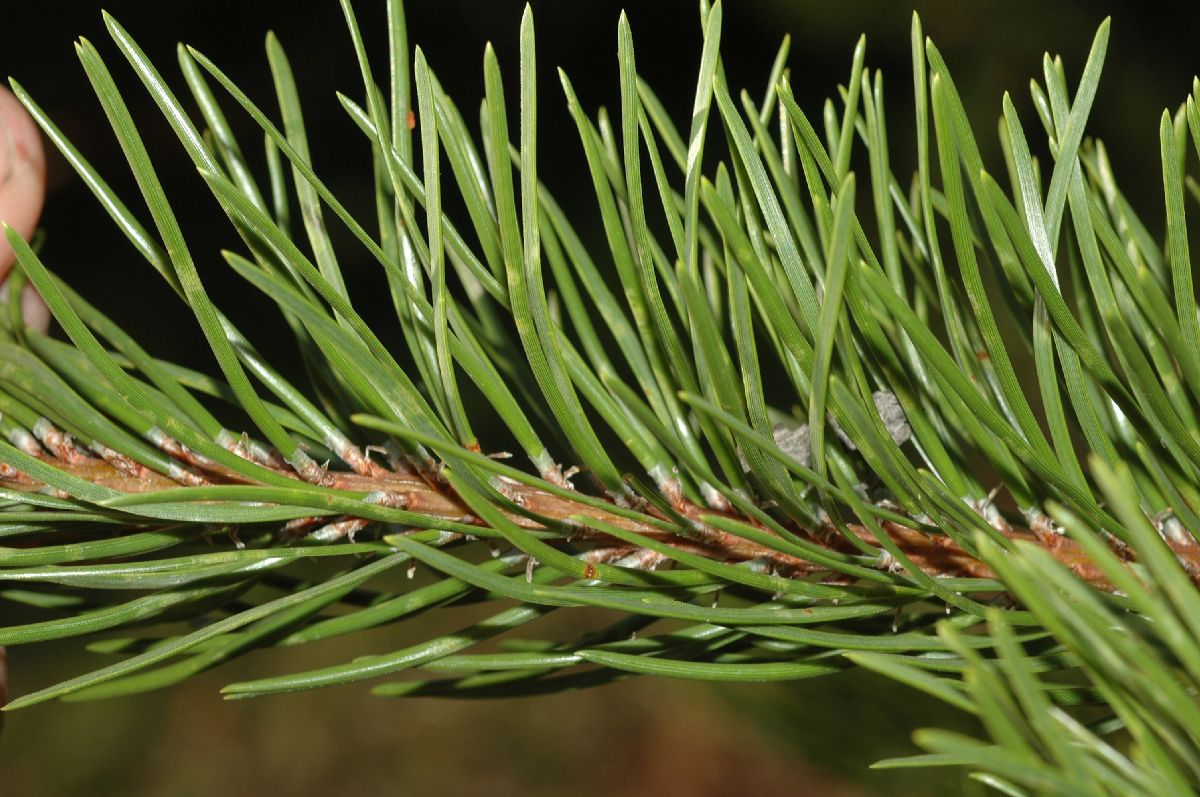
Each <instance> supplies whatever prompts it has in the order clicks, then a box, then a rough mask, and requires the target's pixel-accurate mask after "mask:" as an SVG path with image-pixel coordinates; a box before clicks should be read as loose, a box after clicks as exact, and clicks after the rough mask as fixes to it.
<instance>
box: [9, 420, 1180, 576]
mask: <svg viewBox="0 0 1200 797" xmlns="http://www.w3.org/2000/svg"><path fill="white" fill-rule="evenodd" d="M48 438H49V441H50V442H51V443H52V445H47V448H50V449H52V450H53V454H63V455H64V456H63V457H61V458H60V457H58V456H52V455H50V454H46V453H42V454H39V455H38V456H39V457H40V458H41V459H43V460H44V461H47V462H49V463H51V464H53V465H55V466H56V467H58V468H60V469H61V470H64V471H66V472H68V473H71V474H72V475H74V476H78V477H80V478H83V479H86V480H88V481H90V482H93V483H95V484H98V485H102V486H105V487H109V488H111V489H114V490H118V491H121V492H129V493H142V492H149V491H154V490H163V489H167V488H173V487H178V486H180V483H190V484H195V483H197V482H198V481H203V482H205V483H213V484H220V483H244V482H245V479H243V478H242V477H240V476H239V475H238V474H236V473H234V472H232V471H229V470H228V469H225V468H223V467H221V466H219V465H217V464H215V463H213V462H212V461H210V460H206V459H204V458H200V457H197V456H195V455H193V454H191V453H190V452H187V451H186V450H185V449H183V448H182V447H181V446H179V445H178V444H177V443H175V444H174V445H172V444H170V443H171V442H173V441H169V442H167V443H166V444H163V445H160V448H162V449H163V450H164V451H167V452H168V453H170V454H172V455H173V456H175V457H176V458H177V459H179V460H180V461H182V462H184V463H186V465H187V466H188V469H187V471H186V474H187V476H186V477H185V478H184V479H178V474H176V476H177V480H173V479H171V478H168V477H166V476H163V475H162V474H159V473H156V472H154V471H152V470H149V469H148V468H144V467H142V466H136V467H133V466H132V465H135V464H136V463H131V462H127V461H126V459H127V458H122V457H120V455H116V456H115V457H113V456H103V454H107V453H108V452H107V451H105V452H102V458H99V459H97V458H94V457H89V456H86V455H84V454H82V453H81V452H79V451H78V450H77V449H75V448H74V447H73V446H71V445H69V442H68V445H67V446H66V447H63V446H62V440H61V439H59V438H58V437H57V436H55V435H53V434H51V435H49V436H48ZM42 442H43V444H44V445H45V444H47V442H48V440H47V438H46V437H43V439H42ZM356 453H359V452H357V450H356ZM348 461H352V462H353V464H354V465H355V470H356V471H357V472H345V471H328V472H326V474H325V476H324V478H323V479H322V482H323V483H324V484H326V485H328V486H330V487H334V488H337V489H340V490H347V491H354V492H362V493H368V494H373V495H374V496H376V497H377V500H378V501H379V502H382V503H384V504H386V505H389V506H393V507H398V508H403V509H406V510H407V511H410V512H415V513H418V514H422V515H426V516H429V517H432V518H440V519H448V520H456V521H460V522H468V523H476V524H478V523H480V522H481V521H479V520H478V519H477V518H475V517H474V516H473V515H472V513H471V511H470V509H469V507H468V506H467V505H466V504H465V503H464V502H463V501H462V500H461V499H459V498H458V496H456V495H455V494H454V493H453V491H452V490H451V489H450V488H449V487H447V486H445V485H444V484H443V483H441V482H440V480H438V479H437V478H436V477H434V476H432V475H431V476H430V477H429V478H423V477H422V476H420V475H418V474H416V473H415V472H412V471H408V470H405V471H400V472H397V471H394V470H388V469H386V468H383V467H382V466H380V465H378V464H376V463H375V462H374V461H372V460H371V459H370V458H369V457H366V456H365V455H361V454H360V455H359V456H353V455H351V456H350V458H349V460H348ZM273 470H275V471H276V472H278V473H281V474H284V475H287V476H289V477H291V478H296V479H299V478H300V477H299V476H298V475H297V474H296V473H295V472H294V471H292V470H291V469H289V468H287V467H285V466H279V465H278V464H277V463H275V467H273ZM197 471H203V478H202V479H201V478H200V477H198V476H197V474H196V472H197ZM0 482H3V483H5V484H6V485H7V486H10V487H13V488H16V489H24V490H31V489H39V488H41V487H43V485H41V484H40V483H38V482H36V481H34V480H32V479H29V478H28V477H27V476H25V475H24V474H20V473H16V472H14V471H12V470H11V469H7V470H6V471H3V472H0ZM504 491H505V493H506V497H508V498H509V499H510V500H512V501H513V503H515V504H516V505H518V506H520V507H522V508H523V509H524V510H525V511H526V512H528V513H529V515H533V516H536V517H541V518H548V519H550V520H560V521H566V520H567V519H568V518H572V517H585V518H591V519H594V520H596V521H598V524H606V525H610V526H614V527H616V528H619V529H622V530H626V531H632V532H636V533H637V534H640V535H643V536H646V537H650V538H652V539H655V540H657V541H659V542H663V543H665V544H668V545H670V546H672V547H674V548H675V549H677V550H680V551H686V552H691V553H697V554H700V555H703V556H706V557H709V558H712V559H716V560H721V561H736V562H744V561H751V560H761V561H762V562H764V563H765V564H766V565H768V566H769V567H770V568H771V569H773V570H774V571H776V572H780V573H785V574H810V573H814V572H819V571H821V570H823V569H824V568H822V567H820V566H817V565H814V564H813V563H812V562H809V561H807V560H805V559H803V558H802V557H798V556H793V555H790V554H785V553H780V552H779V551H776V550H774V549H772V548H770V547H767V546H765V545H761V544H759V543H757V542H753V541H751V540H748V539H745V538H743V537H739V536H738V535H736V534H732V533H730V532H727V531H722V530H721V529H718V528H714V527H713V526H711V525H709V524H706V523H704V522H703V521H702V520H701V518H702V517H703V516H705V515H709V516H712V515H725V516H727V517H730V518H731V519H734V520H737V521H740V522H743V523H750V524H752V525H755V526H756V527H759V528H760V529H762V530H763V531H767V529H763V528H762V527H761V526H760V524H758V523H756V522H755V521H753V520H752V519H749V518H745V517H741V516H738V515H736V514H734V513H732V512H729V511H717V510H713V509H711V508H708V507H700V506H697V505H695V504H692V503H690V502H688V501H687V500H686V499H684V498H682V497H681V496H680V497H676V498H675V501H674V503H675V509H676V511H678V512H679V513H680V514H681V515H683V516H684V517H685V518H687V519H688V520H689V521H690V523H691V526H692V529H691V536H689V537H683V536H680V535H678V534H674V533H671V532H669V531H666V530H664V529H663V528H661V527H660V526H659V525H655V524H652V523H646V522H643V521H639V520H635V519H631V518H629V517H627V516H625V515H621V514H617V513H615V512H610V511H607V510H605V509H602V508H598V507H595V506H591V505H588V504H584V503H582V502H579V501H574V500H571V499H570V498H567V497H563V496H561V495H558V494H554V493H550V492H546V491H544V490H540V489H537V488H535V487H531V486H529V485H525V484H521V483H518V482H515V481H506V482H505V490H504ZM379 496H382V497H383V498H378V497H379ZM648 511H649V512H650V513H651V514H653V515H656V516H658V517H659V519H662V520H669V518H666V517H665V516H662V515H660V513H658V512H657V511H656V510H653V509H650V510H648ZM529 515H526V514H521V513H515V512H514V513H507V516H508V519H509V520H511V521H512V522H513V523H515V524H517V525H518V526H520V527H523V528H539V527H541V525H542V524H541V523H540V522H539V521H537V520H535V519H534V518H532V517H530V516H529ZM369 522H370V521H368V520H366V519H363V518H355V517H352V516H343V517H341V518H338V519H335V520H333V521H332V522H330V521H326V520H318V519H307V518H301V519H299V520H297V521H292V522H291V523H289V524H288V525H287V526H286V527H285V529H284V532H285V534H287V536H290V537H296V536H300V535H303V534H306V533H309V529H311V528H312V527H314V526H315V527H318V528H319V531H317V532H312V533H318V534H320V535H321V536H322V538H327V539H333V538H337V537H340V536H349V535H353V534H354V533H355V532H357V531H359V530H361V529H362V528H363V527H365V526H366V525H369ZM996 525H998V526H999V529H998V530H999V531H1000V533H1002V534H1003V535H1004V536H1006V537H1008V538H1009V539H1012V540H1026V541H1029V542H1034V543H1037V544H1039V545H1041V546H1042V547H1043V548H1044V549H1045V550H1046V551H1047V552H1048V553H1050V555H1051V556H1053V557H1054V558H1055V559H1056V560H1058V561H1059V562H1060V563H1061V564H1063V565H1064V566H1065V567H1068V568H1069V569H1070V570H1071V571H1072V572H1074V573H1075V574H1076V575H1077V576H1078V577H1079V578H1080V579H1082V580H1084V581H1086V582H1088V583H1089V584H1092V585H1093V586H1095V587H1097V588H1100V589H1104V590H1110V589H1112V586H1111V584H1109V582H1108V580H1107V579H1106V578H1105V577H1104V575H1103V573H1102V572H1101V571H1100V570H1099V568H1097V567H1096V566H1095V564H1093V563H1092V562H1091V561H1090V560H1089V559H1088V558H1087V557H1086V556H1085V555H1084V553H1083V550H1082V549H1081V548H1080V547H1079V546H1078V545H1077V544H1076V543H1075V542H1074V541H1072V540H1071V539H1069V538H1067V537H1064V536H1062V535H1061V534H1058V533H1057V532H1056V531H1054V530H1053V529H1052V528H1050V527H1049V524H1048V523H1047V524H1043V526H1045V527H1039V526H1038V524H1037V523H1034V524H1032V525H1033V526H1034V528H1030V529H1028V530H1022V529H1014V528H1012V527H1011V526H1009V525H1008V524H1007V523H1006V522H1002V523H998V524H996ZM881 527H882V529H883V531H884V532H885V533H886V534H887V535H888V536H889V537H890V538H891V541H892V542H894V543H895V544H896V546H897V547H898V548H899V549H900V550H901V551H903V552H904V554H905V555H906V556H907V557H908V558H909V559H910V560H911V561H912V562H913V563H914V564H915V565H916V566H917V567H919V568H920V569H921V570H922V571H924V572H925V573H927V574H928V575H931V576H935V577H971V578H992V577H994V573H993V572H992V570H991V568H989V567H988V566H987V565H986V564H984V563H983V562H981V561H980V560H978V559H976V558H975V557H973V556H971V555H970V554H969V553H968V552H966V551H965V550H963V549H962V548H961V547H960V546H959V545H958V544H957V543H956V542H954V540H952V539H951V538H950V537H947V536H945V535H941V534H936V533H928V532H925V531H920V530H918V529H915V528H910V527H908V526H905V525H902V524H900V523H896V522H891V521H888V522H884V523H882V524H881ZM848 528H849V529H850V531H851V532H852V533H853V534H855V535H856V536H857V537H858V539H859V540H861V541H862V542H865V543H866V544H868V545H871V546H874V547H878V548H879V550H880V560H879V565H878V566H879V567H880V568H881V569H898V568H899V564H898V563H897V562H895V561H894V560H892V559H891V557H890V556H889V555H887V554H886V552H885V550H884V549H883V547H882V546H880V545H879V541H878V540H876V538H875V537H874V536H873V535H872V534H871V532H870V531H869V530H868V529H867V528H866V527H864V526H861V525H858V524H849V526H848ZM796 532H797V533H799V534H802V535H803V536H805V537H807V538H808V539H809V540H811V541H812V542H814V543H817V544H819V545H821V546H823V547H825V548H828V549H830V550H836V551H853V550H854V549H853V547H852V546H851V545H850V544H849V542H848V541H847V540H845V539H844V538H842V537H841V535H839V534H837V533H836V531H835V529H834V528H833V527H832V526H831V525H830V526H828V527H825V528H819V529H796ZM572 539H573V540H579V541H584V542H588V543H589V544H592V545H595V546H597V550H626V547H627V546H625V544H624V543H621V542H619V541H614V539H613V538H612V537H611V536H609V535H606V534H604V533H603V532H601V531H598V530H596V529H594V528H589V527H588V526H587V525H586V524H577V527H576V530H575V532H574V533H573V534H572ZM1167 544H1168V545H1170V546H1171V547H1172V549H1173V550H1174V551H1175V553H1176V555H1177V556H1178V558H1179V559H1180V560H1181V562H1183V563H1184V566H1185V568H1186V569H1187V571H1188V573H1189V575H1191V576H1192V578H1193V580H1194V581H1196V583H1197V584H1200V545H1197V544H1196V543H1195V542H1194V541H1186V540H1184V541H1176V540H1171V539H1167ZM602 555H603V554H597V556H602ZM589 561H592V560H591V559H589ZM597 561H599V560H597Z"/></svg>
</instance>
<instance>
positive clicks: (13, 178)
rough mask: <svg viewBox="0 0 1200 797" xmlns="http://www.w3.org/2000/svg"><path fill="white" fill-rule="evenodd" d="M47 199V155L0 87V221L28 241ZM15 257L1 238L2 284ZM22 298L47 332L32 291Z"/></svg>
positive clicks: (32, 320)
mask: <svg viewBox="0 0 1200 797" xmlns="http://www.w3.org/2000/svg"><path fill="white" fill-rule="evenodd" d="M45 197H46V156H45V153H44V152H43V151H42V138H41V136H40V135H39V133H38V129H37V126H36V125H35V124H34V123H33V119H31V118H30V117H29V114H27V113H26V112H25V109H24V108H23V107H21V103H19V102H18V101H17V98H16V97H14V96H13V95H12V94H11V93H10V92H9V91H8V89H6V88H3V87H0V221H4V222H7V223H8V224H9V225H10V226H11V227H12V228H13V229H14V230H16V231H17V232H18V233H20V234H21V236H22V237H23V238H26V239H28V238H29V237H30V236H31V235H33V231H34V230H35V229H37V222H38V217H39V216H40V215H41V213H42V202H43V200H44V199H45ZM14 259H15V256H14V255H13V252H12V249H11V248H10V247H9V245H8V242H7V241H5V240H4V238H3V236H0V282H3V281H5V280H7V279H8V274H9V271H11V270H12V265H13V261H14ZM26 291H27V293H26V294H25V295H24V296H22V297H21V304H22V308H23V310H24V313H25V319H26V321H27V322H28V323H29V324H30V325H31V326H34V327H38V328H40V329H45V328H46V326H47V325H48V323H49V320H50V315H49V312H48V311H47V310H46V305H45V304H44V303H43V302H42V300H41V299H40V298H39V297H38V296H37V294H36V293H34V292H33V289H32V288H29V287H27V288H26Z"/></svg>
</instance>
